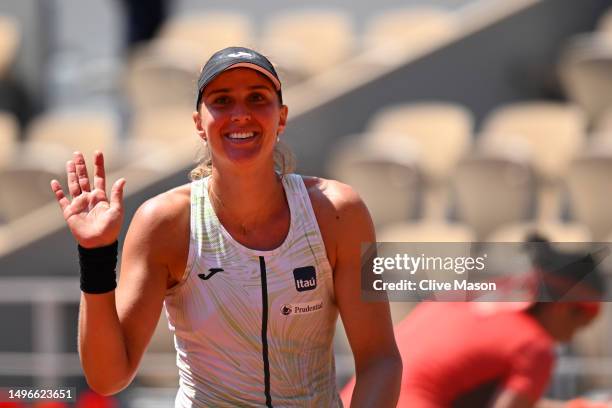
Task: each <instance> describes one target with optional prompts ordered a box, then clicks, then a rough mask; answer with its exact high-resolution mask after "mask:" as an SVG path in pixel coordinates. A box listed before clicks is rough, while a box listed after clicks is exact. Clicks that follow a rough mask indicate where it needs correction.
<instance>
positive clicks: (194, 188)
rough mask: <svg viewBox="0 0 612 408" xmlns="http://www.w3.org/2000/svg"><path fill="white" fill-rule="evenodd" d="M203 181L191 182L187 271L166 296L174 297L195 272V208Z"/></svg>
mask: <svg viewBox="0 0 612 408" xmlns="http://www.w3.org/2000/svg"><path fill="white" fill-rule="evenodd" d="M201 184H202V183H201V180H196V181H193V182H191V192H190V198H189V249H188V253H187V264H186V265H185V271H184V272H183V276H181V280H180V281H178V283H177V284H176V285H174V286H173V287H171V288H170V289H167V290H166V296H169V295H172V294H173V293H175V292H177V291H178V290H179V289H180V288H181V287H182V286H183V285H184V284H185V282H187V278H188V277H189V275H190V274H191V271H192V270H193V265H194V264H195V258H196V252H197V244H198V241H197V239H196V236H195V235H196V232H195V231H196V229H197V225H196V219H197V217H196V214H194V211H197V210H198V209H197V208H194V207H195V205H194V202H195V197H196V194H197V193H198V191H199V189H200V188H201Z"/></svg>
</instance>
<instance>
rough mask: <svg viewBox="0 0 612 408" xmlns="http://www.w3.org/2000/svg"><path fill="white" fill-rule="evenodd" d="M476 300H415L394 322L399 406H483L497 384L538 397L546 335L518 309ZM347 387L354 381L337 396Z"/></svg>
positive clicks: (546, 358) (544, 375) (547, 367)
mask: <svg viewBox="0 0 612 408" xmlns="http://www.w3.org/2000/svg"><path fill="white" fill-rule="evenodd" d="M480 306H481V305H480V304H478V303H458V302H456V303H441V302H426V303H421V304H419V305H418V306H417V307H416V308H415V310H414V311H413V312H412V313H410V315H408V316H407V317H406V318H405V319H404V320H403V321H402V322H401V323H400V324H399V325H398V326H397V327H396V340H397V344H398V347H399V350H400V353H401V356H402V361H403V364H404V371H403V375H402V388H401V394H400V400H399V403H398V407H410V408H434V407H435V408H442V407H461V406H466V407H468V406H470V407H478V406H486V404H487V403H488V402H490V401H491V398H492V397H493V396H494V395H495V394H496V393H497V392H499V391H500V390H502V389H511V390H514V391H515V392H517V393H520V394H522V395H524V396H526V397H527V398H529V399H530V400H531V401H533V402H535V401H537V400H538V399H539V398H540V397H541V395H542V394H543V393H544V391H545V389H546V386H547V384H548V380H549V378H550V374H551V370H552V366H553V362H554V349H553V347H554V342H553V339H552V337H550V335H549V334H548V333H547V332H545V331H544V329H543V328H542V327H541V326H540V325H539V323H538V322H537V321H536V320H534V319H533V318H532V317H531V316H530V315H528V314H527V313H525V312H523V311H509V310H508V311H496V312H485V311H483V310H482V308H481V307H480ZM353 387H354V380H353V381H351V382H350V383H349V384H348V385H347V386H346V387H345V389H344V390H343V391H342V400H343V401H345V402H348V401H349V400H350V395H351V393H352V389H353Z"/></svg>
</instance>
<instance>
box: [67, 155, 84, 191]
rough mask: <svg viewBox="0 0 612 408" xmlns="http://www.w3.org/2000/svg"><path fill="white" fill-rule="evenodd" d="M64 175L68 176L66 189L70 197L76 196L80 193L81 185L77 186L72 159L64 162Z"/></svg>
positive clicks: (77, 181) (77, 179)
mask: <svg viewBox="0 0 612 408" xmlns="http://www.w3.org/2000/svg"><path fill="white" fill-rule="evenodd" d="M66 176H68V191H69V192H70V195H71V196H72V197H76V196H78V195H79V194H81V187H80V186H79V178H78V177H77V174H76V166H75V165H74V162H73V161H72V160H69V161H68V162H66Z"/></svg>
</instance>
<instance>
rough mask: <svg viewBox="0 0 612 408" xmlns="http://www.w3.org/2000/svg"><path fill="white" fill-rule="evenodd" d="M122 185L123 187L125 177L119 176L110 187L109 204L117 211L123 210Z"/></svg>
mask: <svg viewBox="0 0 612 408" xmlns="http://www.w3.org/2000/svg"><path fill="white" fill-rule="evenodd" d="M123 187H125V179H124V178H120V179H119V180H117V181H115V184H113V187H112V188H111V197H110V206H111V208H115V209H117V210H118V211H119V212H121V211H123Z"/></svg>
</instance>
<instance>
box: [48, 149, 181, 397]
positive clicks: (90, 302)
mask: <svg viewBox="0 0 612 408" xmlns="http://www.w3.org/2000/svg"><path fill="white" fill-rule="evenodd" d="M94 173H95V174H94V179H93V188H91V187H90V183H89V177H88V175H87V170H86V166H85V160H84V158H83V156H82V155H81V154H80V153H75V155H74V158H73V160H72V161H70V162H68V163H67V175H68V189H69V192H70V195H71V196H72V201H69V200H68V198H67V197H66V196H65V195H64V193H63V191H62V189H61V186H60V185H59V183H58V182H57V181H55V180H54V181H53V182H52V183H51V186H52V189H53V191H54V192H55V195H56V197H57V200H58V202H59V204H60V207H61V208H62V212H63V214H64V218H65V220H66V223H67V224H68V227H69V228H70V230H71V232H72V234H73V235H74V237H75V239H76V240H77V242H78V243H79V244H80V245H81V246H82V247H85V248H97V247H102V246H106V245H109V244H111V243H113V242H114V241H116V240H117V238H118V235H119V231H120V229H121V223H122V220H123V197H122V195H123V186H124V184H125V181H124V180H118V181H117V182H116V183H115V184H114V185H113V187H112V189H111V196H110V200H108V199H107V197H106V192H105V173H104V159H103V156H102V154H101V153H96V155H95V159H94ZM172 206H173V204H172V203H168V200H162V199H158V198H154V199H151V200H149V201H148V202H147V203H145V204H144V205H143V206H142V207H141V208H140V209H139V210H138V211H137V212H136V214H135V216H134V218H133V220H132V223H131V225H130V228H129V230H128V234H127V237H126V240H125V244H124V246H123V253H122V263H121V274H120V279H119V284H118V286H117V288H116V290H112V291H110V292H107V293H102V294H90V293H84V292H83V293H82V294H81V303H80V313H79V338H78V344H79V355H80V358H81V364H82V366H83V370H84V373H85V377H86V379H87V382H88V384H89V385H90V387H91V388H92V389H93V390H94V391H96V392H98V393H100V394H104V395H108V394H115V393H117V392H119V391H121V390H122V389H124V388H125V387H126V386H128V385H129V384H130V382H131V381H132V379H133V378H134V375H135V373H136V370H137V368H138V364H139V362H140V359H141V357H142V355H143V353H144V350H145V348H146V346H147V344H148V342H149V341H150V339H151V336H152V334H153V331H154V329H155V326H156V324H157V321H158V319H159V315H160V311H161V307H162V302H163V297H164V293H165V290H166V287H167V282H168V276H169V272H168V262H167V259H169V258H168V257H169V256H170V255H169V254H168V250H167V248H166V250H164V249H163V248H161V247H162V246H163V245H164V243H166V242H168V241H170V242H172V237H171V236H169V235H171V233H172V231H175V230H176V227H171V228H170V229H169V228H168V224H169V223H170V222H171V221H170V220H169V218H172V216H171V214H169V213H170V212H171V210H172V209H173V208H172ZM174 207H176V205H174ZM169 210H170V211H169ZM105 272H109V271H105Z"/></svg>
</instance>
